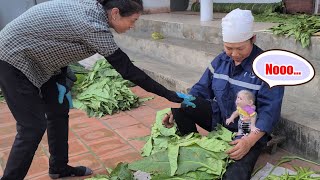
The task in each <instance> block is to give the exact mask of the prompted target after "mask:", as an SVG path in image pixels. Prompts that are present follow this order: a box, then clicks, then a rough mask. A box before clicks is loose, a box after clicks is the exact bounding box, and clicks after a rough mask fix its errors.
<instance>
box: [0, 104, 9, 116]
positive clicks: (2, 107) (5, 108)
mask: <svg viewBox="0 0 320 180" xmlns="http://www.w3.org/2000/svg"><path fill="white" fill-rule="evenodd" d="M8 112H10V109H9V107H8V106H7V104H6V103H3V102H0V113H8Z"/></svg>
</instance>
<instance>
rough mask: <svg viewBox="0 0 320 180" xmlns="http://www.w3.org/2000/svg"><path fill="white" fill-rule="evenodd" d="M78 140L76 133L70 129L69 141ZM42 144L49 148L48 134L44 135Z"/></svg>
mask: <svg viewBox="0 0 320 180" xmlns="http://www.w3.org/2000/svg"><path fill="white" fill-rule="evenodd" d="M74 139H77V136H76V135H75V134H74V132H72V130H71V129H69V137H68V140H69V141H71V140H74ZM41 144H42V145H44V146H48V136H47V132H45V133H44V135H43V137H42V140H41Z"/></svg>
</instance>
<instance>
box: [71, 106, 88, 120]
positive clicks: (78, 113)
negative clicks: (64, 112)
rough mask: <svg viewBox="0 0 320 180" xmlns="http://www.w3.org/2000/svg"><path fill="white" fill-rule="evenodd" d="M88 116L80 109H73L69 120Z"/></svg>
mask: <svg viewBox="0 0 320 180" xmlns="http://www.w3.org/2000/svg"><path fill="white" fill-rule="evenodd" d="M84 118H88V116H87V114H86V113H85V112H84V111H82V110H79V109H72V110H70V112H69V120H70V121H77V120H80V119H84Z"/></svg>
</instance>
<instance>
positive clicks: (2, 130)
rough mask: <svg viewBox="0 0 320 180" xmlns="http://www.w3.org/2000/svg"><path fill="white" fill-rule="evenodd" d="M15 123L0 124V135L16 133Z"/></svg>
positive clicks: (5, 135)
mask: <svg viewBox="0 0 320 180" xmlns="http://www.w3.org/2000/svg"><path fill="white" fill-rule="evenodd" d="M16 133H17V131H16V125H15V124H9V125H8V124H6V125H1V124H0V137H7V136H12V135H16Z"/></svg>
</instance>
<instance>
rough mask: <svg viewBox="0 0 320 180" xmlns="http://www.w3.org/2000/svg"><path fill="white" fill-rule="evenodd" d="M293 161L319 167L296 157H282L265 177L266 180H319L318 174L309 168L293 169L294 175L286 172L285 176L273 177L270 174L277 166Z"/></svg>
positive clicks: (319, 175)
mask: <svg viewBox="0 0 320 180" xmlns="http://www.w3.org/2000/svg"><path fill="white" fill-rule="evenodd" d="M294 159H297V160H301V161H305V162H307V163H311V164H315V165H317V166H320V164H318V163H316V162H313V161H310V160H307V159H304V158H301V157H298V156H284V157H282V158H281V160H280V161H279V162H278V163H277V165H276V166H274V167H273V169H272V170H271V171H270V173H269V175H268V176H267V177H266V180H313V179H317V180H320V174H319V173H320V172H314V171H312V170H310V168H306V167H294V169H295V171H296V174H289V173H288V172H286V173H285V174H283V175H281V176H276V175H273V174H272V172H273V171H274V169H275V168H276V167H278V166H280V165H281V164H283V163H287V162H290V161H292V160H294Z"/></svg>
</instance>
